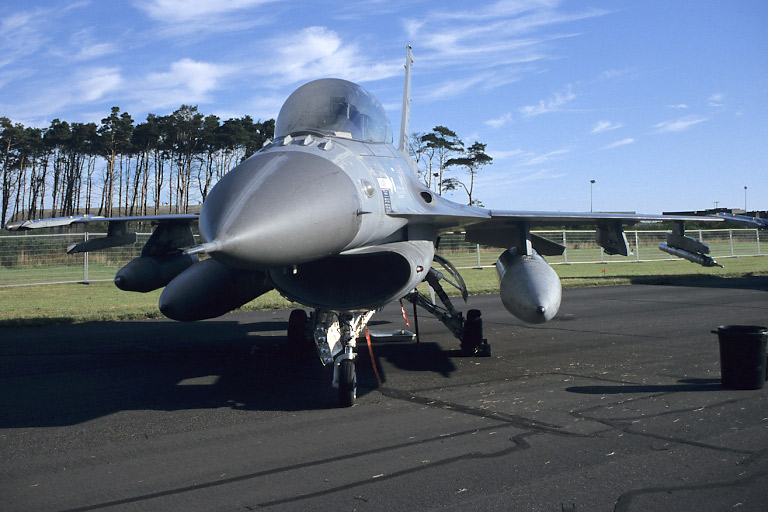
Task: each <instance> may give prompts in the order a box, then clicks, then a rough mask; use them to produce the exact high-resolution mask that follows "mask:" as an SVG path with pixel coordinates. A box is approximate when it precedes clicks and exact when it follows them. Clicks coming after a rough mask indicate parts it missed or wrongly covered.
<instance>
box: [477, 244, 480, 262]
mask: <svg viewBox="0 0 768 512" xmlns="http://www.w3.org/2000/svg"><path fill="white" fill-rule="evenodd" d="M477 268H480V244H477Z"/></svg>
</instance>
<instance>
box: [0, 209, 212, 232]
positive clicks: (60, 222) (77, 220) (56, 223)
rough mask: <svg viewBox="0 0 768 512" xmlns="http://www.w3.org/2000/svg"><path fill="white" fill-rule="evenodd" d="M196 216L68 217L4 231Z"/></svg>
mask: <svg viewBox="0 0 768 512" xmlns="http://www.w3.org/2000/svg"><path fill="white" fill-rule="evenodd" d="M198 218H199V215H197V214H191V213H190V214H177V215H174V214H170V215H140V216H135V217H102V216H100V215H71V216H69V217H53V218H50V219H35V220H20V221H15V222H9V223H8V224H7V225H6V226H5V229H7V230H8V231H25V230H27V229H43V228H55V227H60V226H70V225H72V224H84V223H88V222H158V223H159V222H194V221H197V219H198Z"/></svg>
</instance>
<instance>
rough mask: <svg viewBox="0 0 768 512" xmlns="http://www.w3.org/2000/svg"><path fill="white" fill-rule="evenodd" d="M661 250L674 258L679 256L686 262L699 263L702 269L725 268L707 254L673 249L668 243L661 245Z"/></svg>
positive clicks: (677, 248)
mask: <svg viewBox="0 0 768 512" xmlns="http://www.w3.org/2000/svg"><path fill="white" fill-rule="evenodd" d="M659 249H661V250H662V251H664V252H666V253H668V254H671V255H672V256H677V257H678V258H683V259H684V260H688V261H691V262H693V263H698V264H699V265H701V266H702V267H720V268H723V266H722V265H721V264H719V263H718V262H716V261H715V260H714V259H713V258H712V257H710V256H707V255H706V254H701V253H695V252H691V251H686V250H685V249H680V248H679V247H672V246H671V245H668V244H667V243H666V242H662V243H660V244H659Z"/></svg>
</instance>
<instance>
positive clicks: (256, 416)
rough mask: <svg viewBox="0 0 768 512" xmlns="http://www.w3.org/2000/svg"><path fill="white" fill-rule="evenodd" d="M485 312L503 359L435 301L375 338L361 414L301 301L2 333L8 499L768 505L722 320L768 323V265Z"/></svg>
mask: <svg viewBox="0 0 768 512" xmlns="http://www.w3.org/2000/svg"><path fill="white" fill-rule="evenodd" d="M459 302H460V301H459ZM462 307H463V305H462ZM467 307H471V308H478V309H480V310H482V311H483V323H484V328H485V337H486V338H487V339H488V340H489V342H490V343H491V347H492V355H491V357H487V358H481V357H474V356H473V357H462V356H461V354H460V352H459V350H458V348H459V347H458V341H457V340H455V339H454V338H452V336H451V335H450V334H449V333H448V331H447V330H446V329H445V328H444V327H443V326H442V325H441V324H440V323H439V322H437V321H436V320H434V319H432V318H431V317H429V316H428V315H427V314H426V313H423V312H422V313H420V315H419V328H420V335H421V336H420V337H421V342H420V344H418V345H417V344H416V343H413V342H392V341H380V340H376V341H375V342H374V343H373V354H374V360H375V364H376V368H377V369H378V371H379V373H380V375H381V378H382V381H383V386H381V387H379V385H378V383H377V380H376V376H375V374H374V371H373V365H372V364H371V360H370V357H369V355H368V350H367V348H365V346H364V345H363V346H361V347H360V355H359V357H358V373H359V379H360V386H361V388H360V392H359V397H358V403H357V405H355V406H354V407H351V408H346V409H340V408H337V407H336V397H335V394H334V392H333V391H332V390H331V389H330V370H329V369H328V368H323V367H321V365H320V363H319V360H317V359H316V358H304V357H300V356H298V355H296V354H293V355H289V354H287V353H286V351H285V349H284V341H285V337H284V336H285V329H286V327H287V321H288V315H289V311H287V310H284V311H264V312H254V313H235V314H229V315H226V316H224V317H221V318H219V319H216V320H211V321H205V322H199V323H193V324H180V323H175V322H172V321H164V320H148V321H137V322H119V323H94V324H80V325H65V326H57V327H45V328H13V329H2V330H0V355H1V357H0V496H2V502H1V503H2V505H0V508H1V509H2V510H4V511H29V510H35V511H54V510H55V511H61V510H67V511H75V510H77V511H86V510H108V511H114V510H120V511H132V510H168V511H174V510H184V511H190V510H222V511H236V510H237V511H239V510H257V509H265V510H360V511H380V510H382V511H383V510H408V511H411V510H491V511H497V510H498V511H502V510H503V511H509V510H525V511H551V512H563V511H610V510H615V511H649V510H695V511H731V510H744V511H756V510H768V407H767V406H768V399H767V398H768V386H766V387H764V388H762V389H758V390H730V389H725V388H723V386H722V385H721V381H720V363H719V351H718V341H717V336H716V335H715V334H712V332H711V331H712V330H713V329H715V328H717V326H719V325H737V324H746V325H768V277H750V278H736V279H707V280H698V281H689V282H685V283H678V284H676V285H631V286H609V287H600V288H588V289H573V290H565V291H564V296H563V304H562V307H561V310H560V312H559V314H558V315H557V317H556V318H555V319H554V320H552V321H551V322H549V323H547V324H543V325H526V324H523V323H522V322H520V321H519V320H517V319H515V318H514V317H512V316H511V315H509V314H508V313H507V312H506V311H505V310H504V309H503V307H502V305H501V301H500V300H499V298H498V296H495V295H489V296H477V297H470V301H469V305H468V306H467ZM406 311H407V313H408V316H409V319H410V320H411V322H412V321H413V315H412V311H411V309H410V306H409V305H406ZM403 327H404V321H403V317H402V313H401V310H400V306H399V305H398V304H396V303H395V304H393V305H390V306H388V307H387V308H385V309H384V310H383V311H382V312H380V313H377V314H376V315H375V316H374V318H373V321H372V323H371V328H372V329H374V330H375V329H383V330H392V329H401V328H403Z"/></svg>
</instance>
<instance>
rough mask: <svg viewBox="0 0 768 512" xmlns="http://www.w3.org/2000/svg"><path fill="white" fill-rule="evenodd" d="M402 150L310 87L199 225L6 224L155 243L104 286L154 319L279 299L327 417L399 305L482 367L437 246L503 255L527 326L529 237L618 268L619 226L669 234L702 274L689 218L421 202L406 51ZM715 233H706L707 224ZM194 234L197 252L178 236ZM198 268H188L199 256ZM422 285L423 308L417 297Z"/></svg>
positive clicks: (368, 119)
mask: <svg viewBox="0 0 768 512" xmlns="http://www.w3.org/2000/svg"><path fill="white" fill-rule="evenodd" d="M408 50H409V51H408V57H407V60H406V66H405V68H406V70H405V87H404V92H403V114H402V120H401V128H400V140H399V149H395V147H394V146H393V145H392V139H393V137H392V129H391V127H390V123H389V121H388V119H387V116H386V113H385V111H384V109H383V108H382V106H381V104H380V103H379V102H378V101H377V100H376V98H374V97H373V96H372V95H371V94H370V93H369V92H367V91H366V90H365V89H363V88H362V87H360V86H359V85H356V84H354V83H351V82H348V81H345V80H339V79H322V80H316V81H313V82H310V83H307V84H305V85H303V86H301V87H299V88H298V89H297V90H296V91H295V92H293V94H291V95H290V96H289V97H288V99H287V100H286V102H285V104H284V105H283V107H282V109H281V110H280V113H279V115H278V118H277V122H276V126H275V137H274V140H273V141H271V142H270V143H268V144H267V145H266V146H265V147H264V148H262V149H261V150H260V151H259V152H258V153H256V154H254V155H253V156H252V157H250V158H249V159H247V160H246V161H244V162H243V163H241V164H240V165H238V166H237V167H236V168H234V169H233V170H232V171H230V172H229V173H228V174H227V175H225V176H224V177H223V178H222V179H221V180H220V181H219V182H218V183H217V184H216V186H215V187H214V188H213V189H212V191H211V193H210V194H209V195H208V197H207V198H206V199H205V202H204V204H203V206H202V210H201V212H200V215H199V216H197V215H159V216H143V217H110V218H100V217H92V216H76V217H67V218H58V219H45V220H38V221H26V222H16V223H12V224H9V225H8V226H7V227H8V229H11V230H17V229H33V228H44V227H52V226H64V225H70V224H75V223H83V222H108V223H109V224H108V226H109V227H108V235H107V236H106V237H104V238H98V239H92V240H88V241H85V242H81V243H79V244H77V245H74V246H72V247H70V249H69V252H86V251H92V250H98V249H104V248H107V247H114V246H118V245H125V244H130V243H134V242H135V240H136V234H135V233H131V232H129V231H128V229H127V224H129V223H132V222H138V221H144V222H146V221H152V222H154V223H155V224H156V228H155V230H154V232H153V234H152V236H151V237H150V239H149V240H148V242H147V243H146V245H145V246H144V247H143V250H142V253H141V256H140V257H138V258H136V259H134V260H133V261H131V262H129V263H128V264H127V265H126V266H125V267H123V268H122V269H121V270H120V271H118V272H117V274H116V276H115V284H116V285H117V286H118V287H119V288H121V289H123V290H130V291H138V292H147V291H150V290H155V289H158V288H161V287H163V286H164V287H165V290H164V291H163V293H162V295H161V296H160V304H159V307H160V310H161V311H162V312H163V314H165V315H166V316H167V317H169V318H172V319H175V320H181V321H193V320H202V319H206V318H213V317H217V316H220V315H223V314H224V313H227V312H228V311H231V310H233V309H235V308H237V307H239V306H241V305H243V304H245V303H247V302H249V301H251V300H252V299H254V298H256V297H258V296H259V295H262V294H263V293H266V292H267V291H269V290H272V289H276V290H278V291H279V292H280V293H281V294H282V295H283V296H285V297H287V298H289V299H291V300H293V301H296V302H298V303H301V304H304V305H305V306H307V307H308V308H310V309H311V310H312V312H311V314H309V315H307V313H306V312H305V311H304V310H296V311H293V312H292V313H291V315H290V319H289V326H288V341H289V344H290V346H293V347H295V348H296V350H301V349H302V348H303V347H304V346H305V345H306V344H311V343H312V344H314V346H315V347H316V349H317V352H318V354H319V356H320V359H321V360H322V362H323V364H326V365H333V367H334V372H333V385H334V387H336V388H337V389H338V391H339V398H340V402H341V404H342V405H344V406H349V405H351V404H352V403H354V401H355V397H356V391H357V384H356V382H357V380H356V375H355V353H356V352H355V350H356V341H357V339H358V337H360V335H361V334H362V333H363V332H364V331H365V328H366V325H367V323H368V321H369V320H370V318H371V316H372V315H373V314H374V312H375V311H376V310H377V309H380V308H382V307H384V306H385V305H386V304H388V303H390V302H392V301H394V300H397V299H401V298H406V299H407V300H409V301H410V302H412V303H413V304H414V305H418V306H420V307H423V308H424V309H426V310H427V311H428V312H430V313H431V314H433V315H434V316H436V317H437V318H438V319H439V320H440V321H442V322H443V323H444V324H445V325H446V326H447V327H448V329H449V330H450V331H451V333H452V334H453V335H454V336H455V337H456V338H458V339H459V340H460V342H461V347H462V349H463V350H464V351H465V352H467V353H470V354H475V353H478V354H479V355H483V354H488V350H489V348H488V345H487V343H486V342H485V340H484V339H483V334H482V321H481V319H480V312H479V311H477V310H469V311H468V312H467V314H466V316H465V315H464V314H462V313H461V312H460V311H458V310H457V309H456V308H455V307H454V305H453V304H452V303H451V300H450V299H449V298H448V296H447V294H446V293H445V290H444V288H443V283H444V282H448V283H451V284H452V285H453V286H455V287H456V288H458V289H459V290H460V292H461V295H462V297H463V298H464V300H465V301H466V299H467V290H466V287H465V286H464V283H463V281H462V279H461V276H460V274H459V273H458V272H457V271H456V269H455V268H454V267H453V265H451V264H450V263H449V262H448V261H447V260H445V259H444V258H442V257H440V256H439V255H437V254H436V253H435V251H436V248H437V247H438V244H439V240H440V235H441V233H445V232H450V231H456V230H462V231H465V232H466V239H467V240H468V241H469V242H472V243H480V244H485V245H489V246H493V247H498V248H500V250H501V251H503V252H501V255H500V257H499V259H498V261H497V262H496V268H497V271H498V275H499V282H500V296H501V301H502V302H503V304H504V306H505V307H506V309H507V310H508V311H509V312H510V313H512V314H513V315H515V316H516V317H518V318H520V319H521V320H523V321H525V322H530V323H540V322H546V321H548V320H550V319H552V318H553V317H554V316H555V314H556V313H557V311H558V308H559V306H560V298H561V286H560V281H559V279H558V277H557V274H556V273H555V272H554V270H553V269H552V268H551V267H550V266H549V265H548V264H547V263H546V261H545V260H544V258H543V257H542V256H547V255H556V254H561V253H562V252H563V250H564V247H562V246H561V245H559V244H557V243H554V242H551V241H549V240H546V239H544V238H542V237H539V236H537V235H536V234H534V233H531V228H533V227H541V226H547V225H549V226H569V225H571V226H572V225H585V224H591V225H594V226H596V228H597V229H596V240H597V243H598V244H599V245H601V246H602V247H603V248H604V249H605V251H606V252H607V253H608V254H623V255H625V256H626V255H628V254H630V249H629V245H628V243H627V239H626V237H625V235H624V231H623V226H624V225H627V224H633V223H637V222H639V221H644V220H672V221H674V222H675V224H674V225H675V229H674V230H673V231H672V232H670V233H668V235H667V243H666V244H662V245H663V247H662V249H664V250H667V251H671V252H673V253H674V254H676V255H678V256H681V257H683V258H686V259H689V260H691V261H694V262H697V263H700V264H702V265H705V266H712V265H715V264H716V263H715V262H714V260H712V258H710V257H709V256H707V255H706V253H708V248H707V247H706V246H705V245H704V244H701V243H700V242H698V241H697V240H695V239H693V238H689V237H686V236H685V233H684V227H683V222H684V221H686V220H701V218H700V217H680V216H678V217H670V216H661V215H613V214H598V213H563V212H533V211H499V210H487V209H483V208H475V207H470V206H464V205H460V204H456V203H453V202H451V201H448V200H446V199H444V198H443V197H441V196H439V195H437V194H435V193H434V192H433V191H432V190H429V189H427V188H425V187H424V185H423V184H422V183H421V182H420V181H419V179H418V178H417V175H416V172H415V165H414V162H413V161H412V160H411V159H410V158H409V157H408V155H407V153H406V147H407V144H406V142H407V137H408V133H409V131H408V130H409V126H408V124H409V123H408V119H409V112H410V110H409V108H410V68H411V55H410V48H409V49H408ZM715 220H719V219H715ZM193 222H198V223H199V229H200V234H201V236H202V239H203V241H204V243H202V244H201V245H197V246H195V245H196V242H195V240H194V238H193V234H192V230H191V227H190V224H191V223H193ZM203 253H205V254H207V255H209V256H210V257H209V258H207V259H203V260H199V259H198V255H199V254H203ZM423 281H426V282H427V283H428V284H429V285H430V286H431V288H432V290H434V292H435V294H436V295H437V297H438V298H439V299H440V304H437V303H436V302H435V299H434V298H430V297H434V295H435V294H430V297H428V296H426V295H424V294H422V293H420V292H418V291H416V286H417V285H418V284H419V283H421V282H423Z"/></svg>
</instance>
